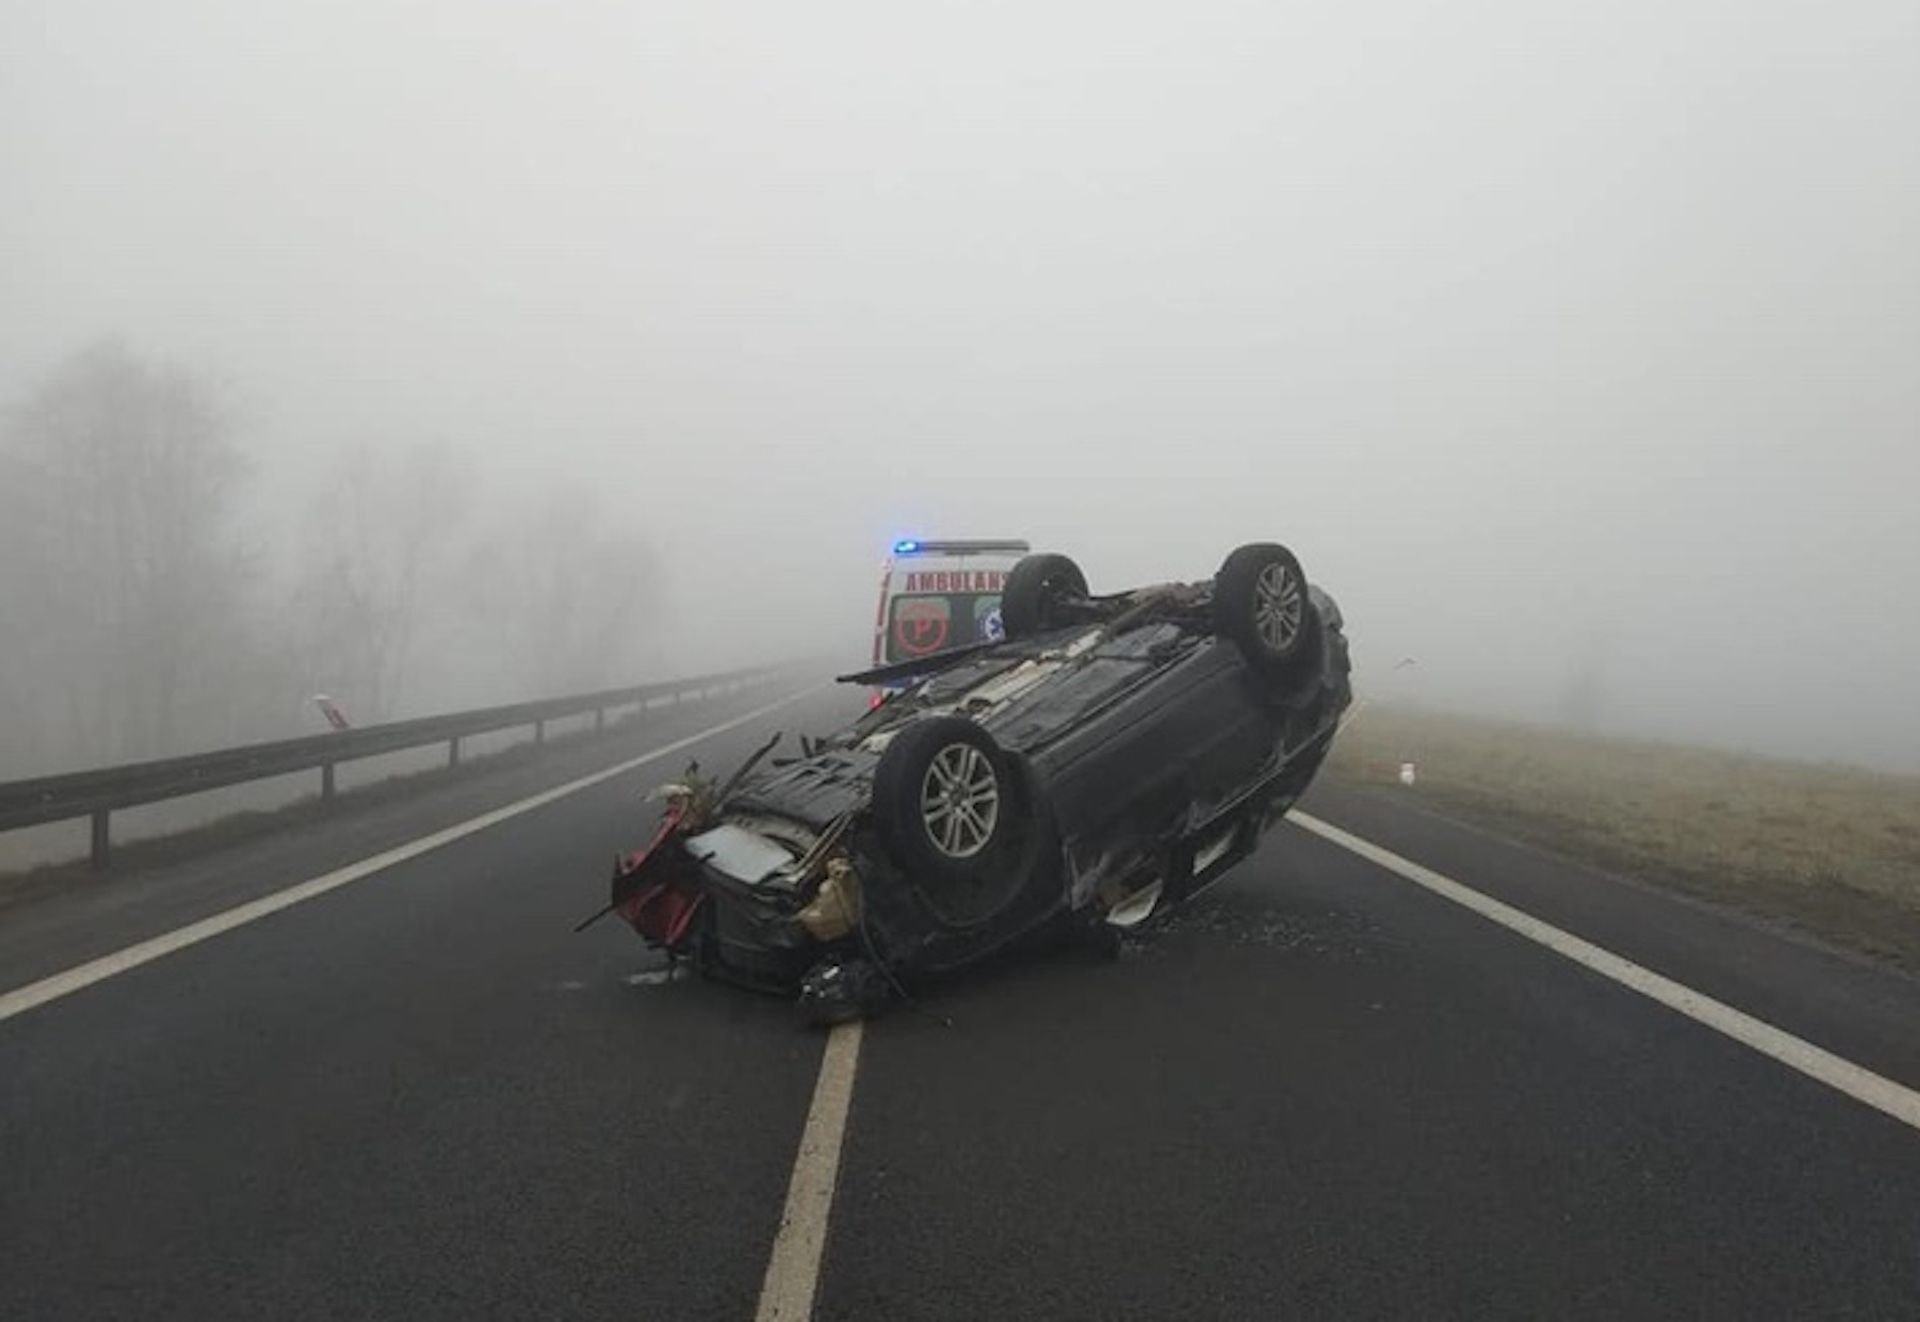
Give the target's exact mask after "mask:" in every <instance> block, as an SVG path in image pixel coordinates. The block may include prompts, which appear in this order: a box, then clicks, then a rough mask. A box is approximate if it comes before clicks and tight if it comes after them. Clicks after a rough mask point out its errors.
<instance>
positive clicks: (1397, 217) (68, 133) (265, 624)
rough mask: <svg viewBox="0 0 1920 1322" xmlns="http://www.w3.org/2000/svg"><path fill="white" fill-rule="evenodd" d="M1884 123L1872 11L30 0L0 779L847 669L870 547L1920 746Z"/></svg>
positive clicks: (10, 216) (1912, 415)
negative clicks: (1241, 581)
mask: <svg viewBox="0 0 1920 1322" xmlns="http://www.w3.org/2000/svg"><path fill="white" fill-rule="evenodd" d="M1916 126H1920V7H1916V6H1914V5H1913V4H1911V3H1907V2H1905V0H1872V2H1866V0H1848V2H1844V3H1840V4H1836V5H1831V6H1819V7H1815V6H1811V5H1776V4H1760V5H1755V4H1748V3H1741V4H1736V3H1733V2H1732V0H1696V2H1695V3H1691V4H1686V5H1679V6H1676V5H1670V4H1661V5H1655V4H1616V5H1604V6H1602V5H1593V6H1586V7H1573V8H1569V7H1566V6H1538V5H1526V4H1520V3H1505V4H1491V3H1456V4H1451V5H1444V6H1435V5H1427V4H1417V3H1410V2H1407V0H1396V2H1392V3H1382V4H1377V5H1370V6H1358V7H1356V6H1312V7H1306V6H1288V5H1274V4H1270V3H1261V4H1254V3H1247V4H1225V3H1209V2H1207V0H1200V2H1198V3H1187V4H1182V5H1164V4H1156V5H1135V4H1112V3H1108V4H1098V5H1095V4H1087V3H1079V4H1065V3H1025V4H1017V5H1015V4H999V3H967V4H951V3H928V4H911V5H897V4H894V5H889V4H880V3H859V4H852V3H834V2H831V0H829V2H828V3H823V4H812V5H802V6H792V5H775V4H730V3H717V4H700V5H678V6H667V5H657V4H649V3H632V2H630V0H623V2H622V3H605V4H586V3H582V4H574V5H567V6H533V5H519V6H514V5H505V4H493V3H478V2H476V0H466V2H464V3H457V4H456V3H446V4H436V5H428V4H409V5H384V4H371V3H368V4H352V5H350V4H327V5H319V4H307V5H296V4H272V5H267V4H258V3H245V2H236V3H225V4H216V3H201V2H197V0H178V2H177V3H174V4H169V5H153V4H138V3H132V2H131V0H115V2H111V3H87V2H86V0H58V2H57V3H55V2H53V0H46V2H38V0H7V3H5V4H4V5H0V180H4V181H5V196H6V201H5V204H4V205H3V206H0V402H3V403H4V405H5V407H6V413H5V416H4V421H3V422H0V647H3V649H4V650H3V652H0V776H7V775H21V774H29V773H31V772H34V771H41V770H57V769H65V768H68V767H73V766H79V765H86V764H91V763H98V762H105V761H113V760H119V759H123V758H130V757H139V756H148V755H153V754H157V753H164V752H172V751H183V750H187V749H194V748H201V747H208V746H213V745H218V744H223V743H228V742H234V741H238V740H242V739H251V738H266V737H277V736H281V735H287V734H297V733H303V732H309V731H312V730H316V729H318V728H320V723H319V717H318V715H317V713H316V712H315V711H314V710H313V708H312V706H311V704H310V703H309V702H308V698H309V697H310V695H312V694H313V693H315V692H319V691H325V692H329V693H332V694H334V695H336V696H338V697H340V698H341V699H342V701H343V702H344V703H346V704H347V705H348V707H349V709H350V711H351V712H352V714H353V715H354V716H355V717H356V718H358V719H362V720H368V719H378V718H380V717H384V716H396V715H408V714H418V713H423V712H428V711H435V710H446V709H451V708H456V707H462V706H469V705H474V704H477V703H483V702H493V701H507V700H512V699H517V698H521V697H531V696H536V695H541V694H547V693H561V692H567V691H571V690H575V689H579V688H585V687H593V686H599V685H603V684H614V683H621V682H627V681H634V682H637V681H640V680H644V679H648V678H653V677H657V676H660V675H662V674H666V673H671V672H691V671H694V670H697V669H700V668H704V667H712V666H716V665H730V664H744V663H751V662H757V661H764V660H777V659H781V658H785V657H791V656H807V657H821V658H824V659H825V660H827V661H835V660H839V661H844V662H845V663H846V664H848V665H849V666H851V665H854V664H857V663H859V662H860V661H862V660H863V659H864V658H865V657H866V655H867V649H868V646H869V639H870V630H871V627H872V618H873V606H874V592H875V589H876V586H877V583H878V571H879V567H880V562H881V559H882V557H883V556H884V554H885V551H886V548H887V547H888V545H889V544H890V543H891V541H892V540H893V539H894V538H896V537H901V536H913V535H917V536H948V537H956V536H994V537H1009V536H1012V537H1025V538H1028V539H1029V540H1031V541H1032V542H1034V543H1035V545H1036V546H1039V547H1043V548H1046V549H1057V550H1063V551H1067V552H1069V553H1071V554H1073V555H1074V556H1076V557H1077V558H1078V559H1079V560H1080V561H1081V562H1082V564H1084V565H1085V566H1086V568H1087V571H1088V573H1089V576H1090V577H1091V578H1092V580H1093V585H1094V587H1095V588H1096V589H1108V588H1116V587H1121V586H1126V585H1128V584H1131V583H1135V582H1144V581H1158V580H1164V579H1168V578H1175V577H1181V578H1195V577H1202V576H1205V575H1207V574H1209V573H1211V572H1212V570H1213V568H1214V567H1215V565H1216V564H1217V563H1218V562H1219V560H1220V559H1221V557H1222V556H1224V555H1225V553H1226V552H1227V551H1228V550H1229V549H1231V547H1232V546H1234V545H1235V544H1237V543H1239V542H1243V541H1250V540H1281V541H1285V542H1287V543H1289V544H1290V545H1292V546H1293V547H1294V548H1295V550H1296V551H1297V552H1298V553H1299V555H1300V556H1301V558H1302V560H1303V562H1304V563H1305V565H1306V567H1307V570H1308V572H1309V574H1311V575H1313V576H1314V577H1316V578H1318V579H1320V580H1321V581H1323V582H1324V583H1325V584H1326V585H1327V586H1328V587H1329V588H1330V589H1331V590H1332V591H1333V592H1334V594H1335V595H1336V596H1337V597H1338V598H1339V599H1340V601H1341V604H1342V606H1343V608H1344V610H1345V612H1346V615H1347V618H1348V628H1349V631H1350V634H1351V636H1352V638H1353V645H1354V655H1355V660H1356V664H1357V666H1358V671H1359V673H1358V680H1359V686H1360V688H1361V690H1362V691H1363V693H1372V694H1374V695H1377V696H1381V697H1389V698H1394V699H1398V700H1404V701H1417V702H1423V703H1429V704H1432V705H1436V706H1443V707H1459V708H1464V709H1468V710H1475V711H1484V712H1493V713H1499V714H1505V715H1512V716H1518V717H1522V718H1526V719H1538V720H1548V721H1560V722H1569V723H1573V724H1577V725H1580V726H1582V727H1584V728H1590V729H1596V730H1602V731H1611V732H1621V733H1631V734H1653V735H1659V736H1663V737H1668V738H1674V739H1680V740H1701V741H1708V742H1714V743H1720V744H1726V745H1731V746H1735V747H1744V748H1752V749H1756V750H1760V751H1765V752H1772V753H1782V754H1787V755H1794V756H1807V757H1817V758H1835V759H1843V760H1849V761H1858V762H1863V763H1867V764H1871V765H1877V766H1887V767H1895V768H1901V769H1907V770H1920V697H1917V696H1916V679H1917V678H1920V624H1916V623H1915V619H1916V613H1915V609H1914V605H1913V603H1914V601H1915V600H1917V599H1920V592H1916V586H1915V582H1914V580H1915V578H1916V574H1917V571H1920V520H1916V517H1915V507H1916V496H1915V490H1916V482H1917V480H1920V370H1917V369H1916V364H1920V244H1917V243H1916V242H1915V236H1916V235H1920V147H1917V144H1916V132H1917V131H1920V130H1917V128H1916ZM1408 657H1411V658H1413V660H1414V664H1412V665H1405V666H1400V667H1399V668H1397V669H1395V668H1393V667H1394V666H1395V663H1396V662H1399V661H1401V660H1402V659H1403V658H1408Z"/></svg>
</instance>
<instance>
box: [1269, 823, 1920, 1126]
mask: <svg viewBox="0 0 1920 1322" xmlns="http://www.w3.org/2000/svg"><path fill="white" fill-rule="evenodd" d="M1288 820H1289V821H1291V822H1294V823H1296V824H1298V825H1299V826H1301V827H1303V828H1305V829H1306V830H1308V831H1311V832H1313V834H1315V835H1317V836H1319V837H1321V838H1322V839H1323V840H1328V841H1331V842H1332V843H1333V844H1336V845H1338V846H1340V847H1341V848H1342V849H1345V850H1348V851H1349V852H1351V853H1354V854H1357V855H1359V856H1360V857H1361V858H1364V859H1366V860H1367V861H1368V862H1369V863H1373V864H1375V865H1377V866H1379V867H1382V868H1385V869H1386V870H1387V871H1389V872H1391V873H1394V874H1395V875H1396V876H1400V877H1404V878H1405V879H1406V880H1408V881H1411V882H1412V883H1414V884H1415V885H1416V886H1423V887H1425V888H1426V889H1427V890H1429V891H1432V892H1433V893H1434V894H1435V895H1438V896H1440V897H1442V898H1443V899H1448V900H1452V901H1453V902H1454V903H1455V904H1458V905H1461V906H1463V907H1465V908H1467V909H1471V910H1472V911H1473V912H1475V913H1477V914H1479V915H1480V916H1481V917H1483V918H1486V919H1488V920H1490V921H1492V922H1496V923H1498V924H1500V926H1502V927H1504V928H1506V929H1507V930H1508V931H1511V932H1515V933H1517V934H1518V935H1520V936H1523V937H1525V938H1527V939H1528V940H1529V941H1534V942H1538V943H1539V944H1540V945H1543V946H1545V947H1546V948H1547V949H1549V950H1551V951H1553V952H1554V953H1555V954H1558V955H1563V956H1565V957H1566V958H1568V959H1570V960H1572V961H1573V962H1574V963H1576V964H1579V965H1582V966H1583V967H1586V968H1589V969H1592V970H1593V971H1594V972H1595V973H1598V974H1599V975H1600V976H1602V977H1604V978H1611V979H1612V980H1613V981H1615V982H1617V983H1619V984H1620V985H1621V986H1623V987H1626V988H1628V989H1629V990H1631V991H1636V992H1639V993H1640V994H1641V995H1642V996H1645V997H1647V998H1648V999H1649V1000H1654V1001H1658V1002H1659V1003H1660V1004H1661V1005H1664V1006H1666V1007H1667V1008H1668V1009H1670V1010H1674V1011H1677V1012H1678V1013H1680V1014H1683V1015H1685V1016H1686V1017H1687V1018H1689V1019H1691V1020H1693V1021H1694V1022H1695V1023H1698V1024H1703V1025H1705V1026H1706V1027H1708V1028H1711V1029H1712V1030H1713V1031H1714V1032H1716V1033H1721V1034H1724V1035H1725V1036H1727V1037H1730V1038H1732V1039H1733V1040H1734V1041H1736V1042H1738V1043H1740V1044H1741V1045H1742V1046H1747V1047H1751V1048H1752V1049H1753V1050H1755V1051H1757V1052H1759V1053H1760V1054H1761V1055H1763V1056H1768V1057H1771V1058H1772V1059H1774V1060H1777V1061H1779V1062H1780V1063H1781V1064H1782V1065H1785V1066H1787V1067H1788V1068H1789V1069H1795V1070H1798V1071H1799V1072H1800V1073H1802V1074H1804V1075H1806V1076H1807V1077H1808V1078H1810V1079H1815V1080H1818V1081H1819V1082H1821V1083H1824V1084H1826V1085H1827V1086H1828V1087H1829V1088H1832V1089H1834V1090H1835V1091H1837V1092H1841V1093H1845V1094H1846V1095H1847V1096H1848V1097H1851V1098H1853V1099H1854V1100H1855V1101H1859V1102H1865V1103H1866V1104H1867V1105H1868V1106H1871V1107H1873V1108H1874V1109H1875V1110H1876V1111H1882V1112H1885V1113H1886V1114H1887V1115H1890V1116H1892V1117H1893V1118H1894V1119H1895V1120H1899V1121H1901V1122H1903V1123H1905V1124H1908V1125H1911V1126H1912V1127H1913V1128H1915V1129H1920V1092H1915V1091H1914V1090H1913V1089H1911V1088H1908V1087H1906V1086H1905V1085H1904V1084H1900V1083H1896V1082H1894V1081H1893V1080H1892V1079H1889V1078H1886V1077H1885V1076H1883V1075H1879V1074H1875V1073H1874V1072H1873V1071H1872V1070H1869V1069H1866V1068H1864V1067H1862V1066H1860V1065H1856V1064H1854V1063H1853V1062H1852V1061H1850V1060H1847V1059H1845V1058H1843V1057H1841V1056H1836V1055H1834V1054H1833V1053H1832V1052H1831V1051H1828V1050H1826V1049H1825V1048H1824V1047H1817V1046H1815V1045H1814V1044H1813V1043H1811V1042H1808V1041H1806V1040H1805V1039H1804V1038H1798V1037H1795V1036H1794V1035H1793V1034H1791V1033H1788V1032H1786V1031H1784V1030H1782V1029H1779V1028H1775V1027H1774V1026H1773V1025H1772V1024H1769V1023H1767V1022H1766V1021H1764V1020H1761V1019H1756V1018H1754V1017H1753V1016H1752V1015H1750V1014H1747V1013H1746V1012H1745V1011H1743V1010H1736V1009H1734V1008H1733V1007H1732V1006H1731V1005H1728V1004H1726V1003H1725V1002H1724V1001H1717V1000H1715V999H1714V998H1713V997H1711V996H1708V995H1706V994H1705V993H1703V992H1697V991H1695V990H1694V989H1693V988H1691V987H1688V986H1686V985H1685V984H1683V983H1678V982H1675V981H1674V980H1673V979H1672V978H1668V977H1664V976H1662V975H1661V974H1658V973H1655V972H1654V971H1653V970H1651V969H1646V968H1642V967H1641V966H1640V965H1638V964H1636V963H1634V962H1633V961H1632V960H1630V959H1626V958H1624V957H1622V956H1620V955H1616V954H1614V953H1613V952H1612V951H1611V950H1607V949H1604V948H1603V947H1600V946H1596V945H1594V944H1593V943H1592V942H1591V941H1586V940H1583V939H1582V938H1580V937H1577V936H1575V935H1573V934H1572V933H1571V932H1566V931H1562V930H1561V929H1560V928H1558V927H1555V926H1553V925H1552V924H1551V923H1547V922H1542V921H1541V920H1540V919H1538V918H1535V917H1533V916H1532V915H1531V914H1527V913H1523V912H1522V911H1520V910H1519V909H1516V908H1514V907H1513V906H1512V905H1510V904H1503V903H1501V902H1500V901H1499V900H1496V899H1494V898H1493V897H1492V896H1490V895H1483V894H1481V893H1480V892H1479V891H1477V890H1474V889H1473V888H1472V887H1471V886H1467V885H1463V884H1462V883H1460V882H1458V881H1455V880H1453V878H1451V877H1447V876H1444V875H1442V874H1441V873H1438V872H1435V871H1434V870H1433V869H1432V868H1429V867H1423V866H1421V865H1420V864H1418V863H1415V862H1413V861H1412V860H1411V859H1406V858H1402V857H1401V856H1400V855H1398V854H1396V853H1394V852H1393V851H1392V850H1389V849H1383V848H1381V847H1380V846H1379V845H1376V844H1374V843H1373V842H1371V841H1369V840H1363V839H1361V838H1360V837H1359V836H1357V835H1352V834H1350V833H1348V832H1346V831H1343V830H1341V829H1340V828H1339V827H1337V826H1333V825H1330V824H1329V823H1327V822H1323V821H1321V820H1320V819H1319V818H1317V817H1312V816H1309V815H1308V814H1306V813H1299V812H1296V813H1291V814H1289V816H1288Z"/></svg>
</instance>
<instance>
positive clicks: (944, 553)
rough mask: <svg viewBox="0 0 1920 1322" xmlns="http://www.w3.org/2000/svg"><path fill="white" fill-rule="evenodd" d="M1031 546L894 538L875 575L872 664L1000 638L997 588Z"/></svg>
mask: <svg viewBox="0 0 1920 1322" xmlns="http://www.w3.org/2000/svg"><path fill="white" fill-rule="evenodd" d="M1029 549H1031V548H1029V547H1028V545H1027V543H1025V542H1020V541H978V540H976V541H961V542H928V541H918V540H914V539H908V540H905V541H899V542H895V543H894V544H893V554H891V555H889V556H888V557H887V563H886V568H885V570H884V571H883V572H882V574H881V578H880V609H879V611H878V612H877V613H876V614H875V616H874V622H873V664H874V665H875V666H884V665H891V664H893V663H895V662H899V661H912V660H914V659H915V658H917V657H923V656H931V655H932V654H933V653H935V652H946V651H951V650H952V649H953V648H956V647H965V646H967V645H969V644H971V643H978V642H991V641H997V640H998V639H1000V638H1001V637H1002V636H1003V635H1002V633H1001V629H1000V590H1001V588H1002V587H1004V586H1005V584H1006V581H1007V571H1008V570H1010V569H1012V568H1013V566H1014V564H1015V562H1016V561H1018V560H1019V559H1020V557H1021V556H1023V555H1025V554H1026V553H1027V552H1028V550H1029Z"/></svg>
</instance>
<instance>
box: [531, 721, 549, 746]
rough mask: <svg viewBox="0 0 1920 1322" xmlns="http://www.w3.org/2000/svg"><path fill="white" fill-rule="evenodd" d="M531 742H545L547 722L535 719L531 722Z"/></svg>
mask: <svg viewBox="0 0 1920 1322" xmlns="http://www.w3.org/2000/svg"><path fill="white" fill-rule="evenodd" d="M533 742H534V743H536V744H544V743H546V742H547V723H546V722H545V721H535V722H534V723H533Z"/></svg>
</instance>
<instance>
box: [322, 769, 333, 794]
mask: <svg viewBox="0 0 1920 1322" xmlns="http://www.w3.org/2000/svg"><path fill="white" fill-rule="evenodd" d="M332 797H333V763H331V762H325V763H322V764H321V767H320V801H321V802H322V803H324V802H326V801H327V800H328V799H331V798H332Z"/></svg>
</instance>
